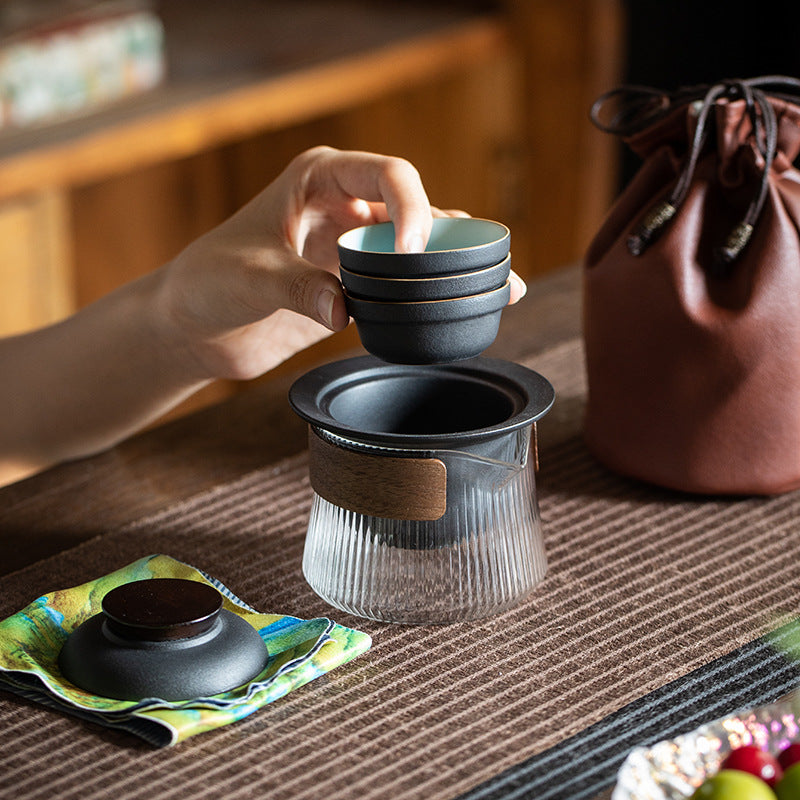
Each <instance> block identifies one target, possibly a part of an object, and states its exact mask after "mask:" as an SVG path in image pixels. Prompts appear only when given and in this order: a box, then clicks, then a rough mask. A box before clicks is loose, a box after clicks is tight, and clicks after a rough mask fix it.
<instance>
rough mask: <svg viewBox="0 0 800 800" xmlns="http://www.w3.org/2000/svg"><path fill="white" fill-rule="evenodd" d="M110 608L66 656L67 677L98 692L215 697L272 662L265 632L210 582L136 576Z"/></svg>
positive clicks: (106, 604) (83, 629)
mask: <svg viewBox="0 0 800 800" xmlns="http://www.w3.org/2000/svg"><path fill="white" fill-rule="evenodd" d="M102 609H103V610H102V612H101V613H100V614H96V615H94V616H93V617H90V618H89V619H88V620H86V621H85V622H84V623H82V624H81V625H79V626H78V627H77V628H76V629H75V630H74V631H73V632H72V633H71V634H70V636H69V637H68V638H67V641H66V643H65V644H64V646H63V647H62V649H61V653H60V655H59V659H58V664H59V668H60V669H61V672H62V674H63V675H64V677H65V678H67V679H68V680H69V681H71V682H72V683H74V684H75V685H76V686H78V687H80V688H81V689H85V690H86V691H88V692H90V693H92V694H95V695H99V696H102V697H111V698H115V699H118V700H131V701H140V700H143V699H146V698H158V699H160V700H166V701H168V702H176V701H181V700H190V699H193V698H198V697H210V696H212V695H215V694H219V693H220V692H225V691H228V690H230V689H235V688H236V687H238V686H242V685H244V684H246V683H248V682H249V681H250V680H252V679H253V678H254V677H256V676H257V675H258V674H259V673H260V672H262V671H263V670H264V668H265V667H266V665H267V660H268V654H267V648H266V645H265V644H264V641H263V640H262V638H261V637H260V636H259V635H258V632H257V631H256V630H255V629H254V628H253V627H252V626H251V625H249V624H248V623H247V622H246V621H245V620H243V619H242V618H241V617H238V616H237V615H236V614H234V613H233V612H231V611H228V610H227V609H225V608H223V607H222V595H221V594H220V593H219V592H218V591H217V590H216V589H215V588H214V587H213V586H211V585H210V584H207V583H201V582H199V581H192V580H183V579H178V578H151V579H148V580H141V581H133V582H131V583H126V584H123V585H121V586H118V587H117V588H115V589H112V590H111V591H110V592H108V593H107V594H106V595H105V597H104V598H103V601H102Z"/></svg>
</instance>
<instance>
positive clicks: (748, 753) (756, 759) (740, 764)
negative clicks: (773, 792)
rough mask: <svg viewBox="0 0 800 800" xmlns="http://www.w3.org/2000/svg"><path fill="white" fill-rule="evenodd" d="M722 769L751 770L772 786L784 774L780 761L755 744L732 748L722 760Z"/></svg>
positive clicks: (752, 773)
mask: <svg viewBox="0 0 800 800" xmlns="http://www.w3.org/2000/svg"><path fill="white" fill-rule="evenodd" d="M721 769H738V770H739V771H740V772H749V773H750V774H751V775H755V776H756V777H757V778H761V780H762V781H764V782H765V783H767V784H769V785H770V786H775V784H776V783H777V782H778V781H779V780H780V779H781V777H782V776H783V768H782V767H781V765H780V764H779V763H778V759H777V758H775V756H773V755H771V754H770V753H767V752H766V751H764V750H761V749H760V748H758V747H756V745H754V744H746V745H743V746H742V747H737V748H736V749H735V750H731V752H730V754H729V755H728V757H727V758H726V759H725V760H724V761H723V762H722V766H721Z"/></svg>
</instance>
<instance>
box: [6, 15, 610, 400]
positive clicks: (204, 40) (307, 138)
mask: <svg viewBox="0 0 800 800" xmlns="http://www.w3.org/2000/svg"><path fill="white" fill-rule="evenodd" d="M267 7H268V9H267V10H268V12H269V13H268V14H266V13H265V8H267ZM161 10H162V14H163V18H164V23H165V29H166V41H167V46H168V54H170V52H171V56H170V75H171V77H170V79H169V80H168V81H167V83H166V84H165V85H164V86H163V87H161V88H159V89H157V90H155V91H153V92H151V93H150V94H148V95H145V96H142V97H140V98H136V99H132V100H128V101H125V102H124V103H122V104H119V105H117V106H115V107H111V108H108V109H106V110H104V111H101V112H97V113H95V114H93V115H92V116H88V117H85V118H82V119H74V120H70V121H65V122H61V123H58V124H56V125H51V126H49V127H46V128H40V129H38V130H28V131H19V132H16V133H13V134H9V133H3V134H2V135H0V334H6V333H11V332H16V331H19V330H24V329H26V328H30V327H35V326H38V325H42V324H46V323H48V322H51V321H53V320H55V319H58V318H59V317H61V316H63V315H65V314H68V313H70V312H71V311H73V310H74V309H76V308H79V307H81V306H82V305H85V304H86V303H89V302H91V301H92V300H94V299H96V298H97V297H99V296H101V295H102V294H104V293H106V292H108V291H110V290H111V289H113V288H114V287H115V286H118V285H120V284H121V283H123V282H125V281H128V280H130V279H132V278H134V277H136V276H137V275H140V274H142V273H144V272H146V271H148V270H151V269H153V268H155V267H157V266H158V265H159V264H161V263H163V262H164V261H166V260H168V259H169V258H170V257H172V256H173V255H175V254H176V253H177V252H178V251H179V250H180V249H181V248H182V247H183V246H184V245H185V244H187V243H188V242H189V241H191V239H193V238H195V237H196V236H198V235H199V234H201V233H202V232H203V231H205V230H207V229H208V228H210V227H212V226H213V225H215V224H216V223H218V222H219V221H221V220H222V219H224V218H225V217H226V216H227V215H228V214H230V213H231V212H232V211H234V210H235V209H236V208H237V207H238V206H240V205H241V204H242V203H244V202H245V201H246V200H248V199H249V198H250V197H251V196H253V195H254V194H255V193H256V192H258V191H259V190H260V189H261V188H262V187H263V186H264V185H266V184H267V183H268V182H269V181H270V180H271V179H272V178H273V177H275V176H276V175H277V174H278V172H280V170H281V169H282V167H283V166H284V165H285V164H286V163H287V162H288V161H289V159H290V158H291V157H292V156H294V155H296V154H297V153H299V152H300V151H302V150H303V149H305V148H306V147H309V146H312V145H315V144H330V145H333V146H337V147H342V148H354V149H365V150H373V151H377V152H384V153H391V154H395V155H401V156H404V157H406V158H408V159H410V160H411V161H412V162H413V163H414V164H416V166H417V167H418V168H419V170H420V172H421V174H422V176H423V179H424V181H425V184H426V187H427V189H428V192H429V195H430V197H431V200H432V202H434V203H435V204H437V205H439V206H441V207H459V208H465V209H467V210H469V211H470V213H472V214H474V215H481V216H488V217H493V218H496V219H501V220H503V221H504V222H506V223H507V224H509V226H510V227H511V228H512V234H513V259H514V267H515V269H517V271H519V272H520V273H522V274H523V275H532V274H533V273H534V272H536V271H541V270H544V269H547V268H550V267H553V266H555V265H556V264H558V263H563V262H564V261H566V260H569V259H572V258H575V257H577V255H578V254H579V252H580V248H582V247H583V245H584V244H585V242H584V241H580V239H581V237H582V236H583V235H584V233H585V231H580V230H578V229H579V228H580V225H578V227H577V228H576V226H575V224H573V223H574V221H575V217H574V215H575V213H576V211H575V209H580V212H579V213H580V214H581V215H582V216H581V220H580V224H581V225H584V228H585V227H586V223H587V220H588V224H589V226H590V225H591V224H592V223H593V222H594V221H595V220H596V218H597V217H598V213H599V212H598V210H597V209H598V208H601V207H602V206H603V204H604V203H605V201H606V200H607V198H608V193H609V191H610V186H611V183H610V180H612V178H610V177H609V176H610V175H611V174H612V173H613V169H612V166H611V164H612V161H613V159H612V150H611V149H610V148H611V146H610V144H606V143H605V142H604V141H602V140H601V139H600V138H599V137H598V139H597V140H596V141H595V140H593V141H592V142H591V143H589V144H587V140H586V134H585V133H583V132H580V131H578V130H576V126H578V125H579V124H580V122H578V121H576V120H583V119H585V115H586V102H587V100H588V98H589V96H590V94H591V93H592V92H594V91H595V89H597V90H600V89H603V88H607V87H606V86H604V85H601V83H600V82H601V81H604V80H606V79H608V76H609V75H611V74H612V73H613V71H614V65H615V64H616V63H617V62H618V60H619V41H618V38H615V37H617V33H618V32H617V28H616V27H615V25H616V23H617V20H618V8H617V2H616V0H563V2H562V0H516V2H515V1H513V0H511V1H509V2H505V3H498V4H497V5H496V7H495V8H494V10H489V11H486V10H481V11H476V10H475V9H474V7H473V4H472V3H467V4H464V5H463V6H462V5H461V4H458V3H444V4H436V3H422V2H419V3H418V2H402V1H401V0H395V1H394V2H388V1H387V2H379V3H372V4H368V5H365V4H364V3H359V2H346V1H340V0H315V1H314V0H301V1H300V2H297V3H267V4H264V3H263V2H256V0H232V2H231V3H226V4H220V3H218V2H211V0H202V2H201V0H165V2H164V3H163V4H162V9H161ZM598 20H599V21H600V22H602V25H601V27H600V28H598ZM170 48H172V49H171V51H170ZM549 60H554V61H555V66H554V67H553V69H550V68H549V67H548V61H549ZM564 65H567V66H568V68H567V69H566V70H565V68H564ZM570 104H572V106H570ZM565 108H566V109H568V113H566V115H565V111H564V109H565ZM579 174H580V175H582V176H583V177H576V176H578V175H579ZM564 176H566V177H564ZM581 181H583V183H582V182H581ZM582 192H583V194H581V193H582ZM588 192H590V193H591V195H592V198H599V200H597V199H595V200H592V201H590V200H589V198H588V194H587V193H588ZM592 202H594V206H592V205H591V203H592ZM587 209H588V211H587ZM554 214H555V215H556V216H557V217H559V219H556V218H555V217H554ZM564 217H568V218H569V219H570V220H571V222H569V224H564V220H563V219H562V218H564ZM576 231H577V233H576ZM354 342H355V336H354V333H353V332H352V331H348V332H345V333H344V334H343V335H337V336H336V337H334V338H333V342H332V343H328V344H326V345H323V346H322V348H323V349H322V350H321V351H318V352H316V353H312V354H311V355H309V356H308V360H314V359H318V358H321V357H327V356H326V354H327V353H329V352H331V349H333V350H336V349H337V348H338V349H341V348H343V347H346V346H351V345H352V344H353V343H354ZM225 390H226V389H225V387H222V391H225ZM219 392H220V388H219V387H217V388H216V389H213V390H211V394H210V395H208V396H218V394H219ZM208 396H206V398H201V401H200V402H203V401H204V400H205V399H208Z"/></svg>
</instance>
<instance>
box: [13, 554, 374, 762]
mask: <svg viewBox="0 0 800 800" xmlns="http://www.w3.org/2000/svg"><path fill="white" fill-rule="evenodd" d="M147 578H188V579H190V580H196V581H201V582H206V583H210V584H211V585H212V586H214V587H215V588H216V589H217V590H219V591H220V593H221V594H222V595H223V607H224V608H227V609H228V610H229V611H232V612H233V613H234V614H237V615H239V616H240V617H242V619H244V620H246V621H247V622H248V623H250V624H251V625H252V626H253V627H254V628H255V629H256V630H257V631H258V633H259V635H260V636H261V638H262V639H263V640H264V642H265V643H266V645H267V652H268V653H269V661H268V663H267V666H266V668H265V669H264V671H263V672H262V673H261V674H260V675H258V676H257V677H256V678H254V679H253V680H252V681H251V682H250V683H248V684H246V685H245V686H242V687H240V688H237V689H233V690H231V691H229V692H223V693H221V694H217V695H214V696H213V697H198V698H195V699H193V700H187V701H181V702H167V701H164V700H153V699H149V700H144V701H141V702H132V701H127V700H112V699H110V698H106V697H98V696H95V695H92V694H89V693H88V692H85V691H83V690H81V689H79V688H78V687H76V686H74V685H73V684H71V683H70V682H69V681H67V680H66V679H65V678H64V677H62V675H61V673H60V671H59V668H58V654H59V652H60V650H61V647H62V645H63V644H64V642H65V641H66V639H67V636H68V635H69V634H70V633H71V632H72V631H73V630H74V629H75V628H76V627H78V625H80V624H81V623H82V622H84V621H85V620H86V619H88V618H89V617H91V616H93V615H94V614H98V613H100V611H101V602H102V599H103V596H104V595H105V594H106V593H107V592H109V591H110V590H111V589H113V588H114V587H116V586H120V585H121V584H123V583H129V582H130V581H137V580H143V579H147ZM371 643H372V642H371V640H370V637H369V636H367V634H365V633H361V632H360V631H356V630H352V629H350V628H344V627H342V626H341V625H337V624H335V623H334V622H332V621H331V620H329V619H324V618H320V619H311V620H302V619H297V618H296V617H287V616H281V615H279V614H259V613H258V612H256V611H255V609H253V608H250V606H248V605H247V604H246V603H244V602H242V601H241V600H240V599H239V598H238V597H236V596H235V595H234V594H232V593H231V592H230V590H228V589H227V588H226V587H225V586H224V585H222V584H221V583H220V582H219V581H216V580H215V579H213V578H211V577H210V576H208V575H206V574H205V573H203V572H200V571H199V570H197V569H195V568H194V567H191V566H189V565H188V564H184V563H182V562H180V561H176V560H175V559H173V558H170V557H169V556H163V555H154V556H148V557H146V558H142V559H140V560H139V561H136V562H135V563H133V564H130V565H129V566H127V567H123V568H122V569H120V570H117V571H116V572H112V573H111V574H109V575H106V576H104V577H102V578H98V579H97V580H94V581H90V582H89V583H85V584H83V585H82V586H76V587H75V588H72V589H66V590H61V591H56V592H52V593H50V594H46V595H44V596H42V597H40V598H39V599H38V600H34V601H33V602H32V603H31V604H30V605H28V606H26V607H25V608H23V609H22V610H21V611H18V612H17V613H16V614H14V615H13V616H11V617H8V618H7V619H5V620H3V621H1V622H0V688H4V689H9V690H11V691H13V692H15V693H17V694H20V695H23V696H24V697H26V698H28V699H31V700H35V701H36V702H39V703H43V704H45V705H48V706H51V707H55V708H58V709H61V710H64V711H67V712H69V713H71V714H74V715H77V716H79V717H82V718H85V719H89V720H91V721H93V722H99V723H101V724H103V725H108V726H110V727H113V728H122V729H124V730H127V731H130V732H132V733H135V734H137V735H138V736H141V737H142V738H144V739H146V740H147V741H148V742H150V743H152V744H154V745H156V746H159V747H163V746H165V745H173V744H176V743H177V742H180V741H182V740H183V739H187V738H188V737H189V736H194V735H195V734H197V733H201V732H203V731H207V730H212V729H214V728H219V727H221V726H223V725H228V724H229V723H231V722H235V721H237V720H240V719H242V718H243V717H246V716H248V715H249V714H252V713H253V712H254V711H256V710H257V709H259V708H261V706H263V705H266V704H267V703H271V702H272V701H273V700H277V699H278V698H279V697H283V695H285V694H287V693H288V692H290V691H292V689H296V688H297V687H298V686H302V685H303V684H305V683H308V682H309V681H311V680H313V679H314V678H316V677H318V676H320V675H323V674H324V673H326V672H328V671H330V670H332V669H334V668H335V667H338V666H340V665H341V664H344V663H346V662H348V661H350V660H351V659H352V658H355V657H356V656H357V655H360V654H361V653H363V652H365V651H366V650H368V649H369V647H370V645H371Z"/></svg>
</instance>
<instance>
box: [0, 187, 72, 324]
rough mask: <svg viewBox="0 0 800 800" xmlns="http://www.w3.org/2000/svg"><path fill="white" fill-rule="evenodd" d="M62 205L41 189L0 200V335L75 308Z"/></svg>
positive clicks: (62, 200) (58, 198) (52, 192)
mask: <svg viewBox="0 0 800 800" xmlns="http://www.w3.org/2000/svg"><path fill="white" fill-rule="evenodd" d="M67 214H68V209H67V204H66V201H65V198H64V195H63V193H62V192H60V191H58V190H53V189H43V190H41V191H38V192H32V193H30V194H27V195H22V196H19V197H15V198H12V199H8V200H6V201H5V202H2V203H0V287H2V291H1V292H0V336H7V335H9V334H15V333H20V332H22V331H25V330H27V329H28V328H31V327H34V326H37V325H47V324H48V323H51V322H55V321H56V320H58V319H61V318H62V317H64V316H65V315H66V314H68V313H69V312H70V311H71V310H72V309H73V308H74V307H75V298H74V272H73V269H72V263H71V253H70V247H69V238H70V236H69V223H68V220H67Z"/></svg>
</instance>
